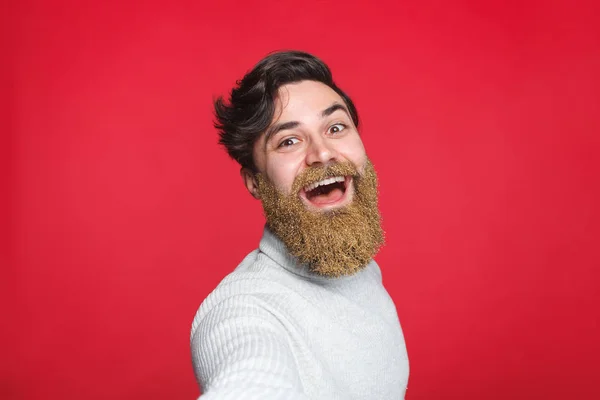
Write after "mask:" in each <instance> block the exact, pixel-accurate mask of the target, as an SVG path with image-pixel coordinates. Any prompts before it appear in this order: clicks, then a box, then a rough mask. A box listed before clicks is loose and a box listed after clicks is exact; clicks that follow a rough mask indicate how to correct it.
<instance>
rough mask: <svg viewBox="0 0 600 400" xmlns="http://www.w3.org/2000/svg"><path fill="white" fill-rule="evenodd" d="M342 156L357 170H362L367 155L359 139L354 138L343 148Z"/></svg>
mask: <svg viewBox="0 0 600 400" xmlns="http://www.w3.org/2000/svg"><path fill="white" fill-rule="evenodd" d="M344 155H345V157H346V158H347V159H348V160H349V161H351V162H352V163H353V164H354V165H356V167H357V168H359V169H362V168H363V167H364V165H365V164H366V162H367V154H366V152H365V147H364V146H363V143H362V140H360V137H358V136H357V137H355V138H353V139H352V140H351V141H348V142H347V143H346V144H345V146H344Z"/></svg>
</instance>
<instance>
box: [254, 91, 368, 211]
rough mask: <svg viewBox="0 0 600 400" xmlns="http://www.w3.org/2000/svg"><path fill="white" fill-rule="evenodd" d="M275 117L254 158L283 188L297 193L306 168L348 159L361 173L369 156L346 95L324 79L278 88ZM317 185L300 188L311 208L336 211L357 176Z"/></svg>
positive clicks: (346, 199)
mask: <svg viewBox="0 0 600 400" xmlns="http://www.w3.org/2000/svg"><path fill="white" fill-rule="evenodd" d="M274 115H275V116H274V120H273V122H272V124H271V126H270V127H269V129H267V132H265V134H263V135H261V137H260V139H259V140H257V142H256V143H255V145H254V151H253V156H254V162H255V164H256V167H257V169H258V172H260V173H261V174H263V175H264V177H265V178H266V179H268V180H269V181H270V182H271V183H272V184H273V185H274V186H275V187H276V188H277V189H279V191H281V192H282V193H284V194H286V195H290V194H292V193H291V192H292V187H293V183H294V179H295V178H296V177H297V176H298V175H300V174H301V173H302V172H303V171H304V170H305V169H307V168H310V167H315V166H328V165H331V164H334V163H337V162H343V161H349V162H350V163H351V164H352V165H354V166H355V167H356V168H357V170H358V171H359V173H362V172H363V171H364V167H365V164H366V161H367V156H366V153H365V148H364V146H363V143H362V141H361V139H360V136H359V134H358V131H357V129H356V127H355V126H354V123H353V122H352V118H351V117H350V115H349V113H348V110H347V108H346V105H345V103H344V101H343V99H342V98H341V97H340V96H339V95H338V94H337V93H336V92H335V91H334V90H333V89H331V88H330V87H329V86H327V85H324V84H323V83H320V82H314V81H302V82H299V83H293V84H288V85H284V86H282V87H281V88H280V89H279V94H278V100H277V101H276V110H275V114H274ZM342 178H343V181H341V182H336V183H333V184H329V185H323V186H321V187H320V188H317V190H312V191H311V190H310V189H311V188H310V187H303V188H300V190H299V191H298V193H293V194H294V195H298V196H299V197H300V199H301V200H302V202H303V203H304V205H305V206H306V207H307V209H310V210H313V211H324V210H333V209H337V208H341V207H344V206H345V205H347V204H349V203H350V202H351V201H352V197H353V194H354V192H353V182H352V177H350V176H346V177H339V178H337V180H342Z"/></svg>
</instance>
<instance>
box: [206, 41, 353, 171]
mask: <svg viewBox="0 0 600 400" xmlns="http://www.w3.org/2000/svg"><path fill="white" fill-rule="evenodd" d="M304 80H311V81H317V82H321V83H324V84H325V85H327V86H329V87H330V88H331V89H333V90H334V91H335V92H336V93H337V94H339V95H340V97H341V98H342V99H343V100H344V102H345V103H346V107H348V111H349V112H350V116H351V117H352V121H353V122H354V125H356V127H358V113H357V111H356V107H354V104H353V103H352V100H351V99H350V97H348V96H347V95H346V94H345V93H344V92H343V91H342V90H341V89H340V88H338V87H337V86H336V85H335V83H334V82H333V78H332V76H331V71H330V70H329V67H328V66H327V65H326V64H325V63H324V62H323V61H321V60H320V59H318V58H317V57H315V56H313V55H311V54H308V53H304V52H301V51H282V52H276V53H272V54H270V55H268V56H267V57H265V58H263V59H262V60H261V61H259V62H258V64H256V65H255V66H254V68H253V69H252V70H251V71H250V72H248V73H247V74H246V75H245V76H244V78H243V79H242V80H241V81H237V82H236V87H234V88H233V89H232V90H231V97H230V99H229V103H228V104H226V103H225V101H224V99H223V97H219V98H217V100H216V101H215V104H214V105H215V118H216V120H215V123H214V125H215V128H216V129H217V130H218V131H219V136H220V139H219V143H220V144H222V145H223V146H225V148H226V149H227V152H228V153H229V155H230V156H231V157H232V158H233V159H235V160H236V161H237V162H238V163H240V165H241V166H242V167H243V168H249V169H251V170H253V171H255V170H256V167H255V165H254V159H253V157H252V150H253V147H254V143H255V142H256V140H257V139H258V138H259V137H260V135H261V134H262V133H264V132H265V130H266V129H267V128H268V127H269V125H270V124H271V122H272V119H273V114H274V112H275V100H276V97H277V90H278V89H279V88H280V87H281V86H282V85H285V84H287V83H293V82H299V81H304Z"/></svg>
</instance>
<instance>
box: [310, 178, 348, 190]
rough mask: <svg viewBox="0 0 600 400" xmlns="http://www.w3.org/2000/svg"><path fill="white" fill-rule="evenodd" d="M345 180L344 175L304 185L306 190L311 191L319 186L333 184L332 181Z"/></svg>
mask: <svg viewBox="0 0 600 400" xmlns="http://www.w3.org/2000/svg"><path fill="white" fill-rule="evenodd" d="M345 180H346V178H344V177H343V176H334V177H331V178H327V179H323V180H322V181H319V182H315V183H311V184H310V185H307V186H305V187H304V191H305V192H310V191H311V190H313V189H315V188H317V187H319V186H325V185H331V184H332V183H335V182H344V181H345Z"/></svg>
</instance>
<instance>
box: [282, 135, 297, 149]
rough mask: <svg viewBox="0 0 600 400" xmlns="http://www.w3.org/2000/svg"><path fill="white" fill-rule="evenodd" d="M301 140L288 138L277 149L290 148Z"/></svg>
mask: <svg viewBox="0 0 600 400" xmlns="http://www.w3.org/2000/svg"><path fill="white" fill-rule="evenodd" d="M298 142H299V140H298V139H297V138H295V137H291V138H287V139H284V140H282V141H281V143H279V146H277V147H290V146H293V145H295V144H296V143H298Z"/></svg>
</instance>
